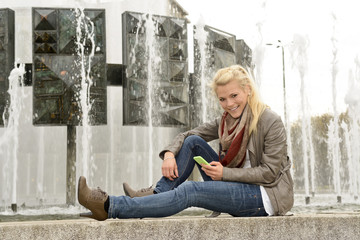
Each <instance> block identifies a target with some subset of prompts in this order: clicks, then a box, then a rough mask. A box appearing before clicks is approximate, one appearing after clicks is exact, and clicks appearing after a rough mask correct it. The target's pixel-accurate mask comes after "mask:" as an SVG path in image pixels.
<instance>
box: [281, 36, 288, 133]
mask: <svg viewBox="0 0 360 240" xmlns="http://www.w3.org/2000/svg"><path fill="white" fill-rule="evenodd" d="M279 41H280V40H279ZM281 51H282V64H283V94H284V121H285V126H286V128H287V127H288V126H287V113H286V87H285V57H284V46H283V45H281ZM286 130H287V131H290V129H286Z"/></svg>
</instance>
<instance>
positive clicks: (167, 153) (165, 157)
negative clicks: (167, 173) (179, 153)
mask: <svg viewBox="0 0 360 240" xmlns="http://www.w3.org/2000/svg"><path fill="white" fill-rule="evenodd" d="M167 159H175V156H174V154H173V153H172V152H166V153H165V154H164V160H167Z"/></svg>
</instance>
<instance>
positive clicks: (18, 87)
mask: <svg viewBox="0 0 360 240" xmlns="http://www.w3.org/2000/svg"><path fill="white" fill-rule="evenodd" d="M16 65H17V64H15V66H16ZM24 74H25V65H24V64H20V66H19V67H15V68H14V69H13V70H12V71H11V72H10V76H9V90H8V94H9V102H8V105H7V106H6V107H5V111H4V113H3V115H2V119H3V120H4V126H5V133H4V135H3V136H2V138H1V139H0V140H1V141H0V153H2V152H3V151H6V153H5V158H3V159H4V168H3V173H4V181H3V183H4V185H3V188H4V189H5V192H4V197H5V198H4V203H5V206H6V204H7V203H8V202H7V200H8V199H7V197H8V196H9V193H10V191H11V209H12V210H13V211H14V212H16V211H17V200H16V199H17V196H16V194H17V179H18V172H17V171H18V150H19V124H20V119H21V115H20V114H21V113H22V110H23V107H24V98H25V92H24V86H23V85H24V78H23V76H24ZM5 140H6V142H5ZM3 149H5V150H3ZM10 179H11V182H10V181H9V180H10ZM10 186H11V189H9V187H10ZM5 209H6V208H5Z"/></svg>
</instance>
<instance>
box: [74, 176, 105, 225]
mask: <svg viewBox="0 0 360 240" xmlns="http://www.w3.org/2000/svg"><path fill="white" fill-rule="evenodd" d="M107 198H108V194H107V193H106V192H104V191H102V190H101V189H100V188H97V189H90V188H89V187H88V186H87V184H86V178H85V177H83V176H81V177H80V178H79V183H78V200H79V203H80V204H81V205H83V206H84V207H86V208H87V209H89V210H90V211H91V213H85V214H80V216H82V217H88V218H93V219H96V220H99V221H104V220H105V219H107V218H108V213H107V212H106V211H105V209H104V203H105V201H106V199H107Z"/></svg>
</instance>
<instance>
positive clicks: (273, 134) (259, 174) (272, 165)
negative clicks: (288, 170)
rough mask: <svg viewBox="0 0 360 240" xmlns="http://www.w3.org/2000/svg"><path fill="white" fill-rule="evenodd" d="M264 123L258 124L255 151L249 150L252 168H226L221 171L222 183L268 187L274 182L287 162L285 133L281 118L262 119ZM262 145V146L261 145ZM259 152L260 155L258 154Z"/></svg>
mask: <svg viewBox="0 0 360 240" xmlns="http://www.w3.org/2000/svg"><path fill="white" fill-rule="evenodd" d="M262 120H263V121H266V123H262V124H260V128H262V129H258V133H257V134H256V137H255V141H256V142H257V143H256V145H258V144H260V146H257V147H256V149H260V150H254V151H253V150H251V149H249V154H250V159H255V162H256V164H253V162H252V164H251V165H252V168H245V169H244V168H226V167H224V169H223V181H239V182H245V183H253V184H258V185H263V186H270V185H272V184H273V183H275V182H276V180H277V178H278V177H279V175H280V171H282V169H283V167H284V166H282V163H284V164H285V163H286V162H287V145H286V133H285V128H284V125H283V123H282V121H281V118H280V117H279V116H278V115H276V117H272V118H265V119H262ZM262 143H263V144H262ZM261 149H262V151H261ZM260 152H261V153H260Z"/></svg>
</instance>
